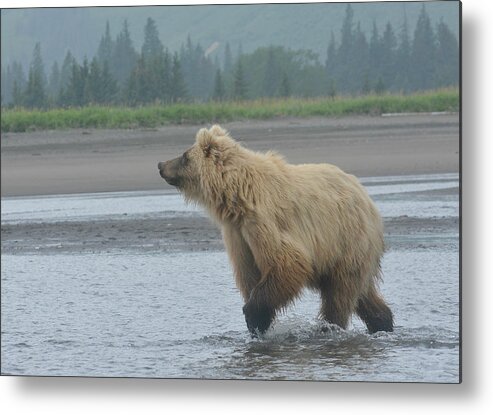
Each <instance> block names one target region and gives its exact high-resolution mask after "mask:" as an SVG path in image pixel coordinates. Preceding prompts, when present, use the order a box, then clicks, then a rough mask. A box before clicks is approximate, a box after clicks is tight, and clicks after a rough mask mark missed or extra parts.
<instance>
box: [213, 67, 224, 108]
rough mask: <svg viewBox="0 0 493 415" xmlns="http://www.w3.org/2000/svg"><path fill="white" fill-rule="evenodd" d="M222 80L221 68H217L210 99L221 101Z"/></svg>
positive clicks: (222, 95) (222, 91)
mask: <svg viewBox="0 0 493 415" xmlns="http://www.w3.org/2000/svg"><path fill="white" fill-rule="evenodd" d="M225 95H226V93H225V88H224V81H223V77H222V75H221V69H219V68H217V70H216V77H215V79H214V92H213V93H212V99H213V100H214V101H223V100H224V98H225Z"/></svg>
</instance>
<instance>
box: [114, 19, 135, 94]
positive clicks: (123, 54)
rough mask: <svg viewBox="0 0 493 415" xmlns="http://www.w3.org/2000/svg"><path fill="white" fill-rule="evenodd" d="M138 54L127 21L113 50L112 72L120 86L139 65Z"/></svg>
mask: <svg viewBox="0 0 493 415" xmlns="http://www.w3.org/2000/svg"><path fill="white" fill-rule="evenodd" d="M137 58H138V56H137V52H136V51H135V49H134V46H133V43H132V39H131V37H130V31H129V28H128V22H127V20H126V19H125V20H124V22H123V27H122V30H121V32H120V33H119V34H118V36H117V37H116V41H115V47H114V50H113V59H112V61H111V66H110V69H111V72H112V73H113V74H114V75H115V79H116V81H117V82H118V84H119V85H123V84H124V83H125V82H126V81H127V80H128V77H129V76H130V73H131V72H132V70H133V69H134V67H135V65H136V63H137Z"/></svg>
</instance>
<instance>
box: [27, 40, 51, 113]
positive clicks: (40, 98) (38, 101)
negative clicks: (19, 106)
mask: <svg viewBox="0 0 493 415" xmlns="http://www.w3.org/2000/svg"><path fill="white" fill-rule="evenodd" d="M24 104H25V105H26V107H28V108H42V107H44V106H45V105H46V76H45V73H44V65H43V59H42V57H41V45H40V43H36V45H35V46H34V50H33V58H32V61H31V65H30V67H29V75H28V80H27V86H26V91H25V93H24Z"/></svg>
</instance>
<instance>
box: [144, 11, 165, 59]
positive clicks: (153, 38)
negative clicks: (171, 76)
mask: <svg viewBox="0 0 493 415" xmlns="http://www.w3.org/2000/svg"><path fill="white" fill-rule="evenodd" d="M161 53H163V44H162V43H161V41H160V40H159V32H158V30H157V27H156V22H155V21H154V20H153V19H151V18H150V17H148V18H147V22H146V25H145V28H144V43H143V44H142V52H141V55H142V58H143V59H144V61H150V60H152V58H154V57H156V56H158V55H159V54H161Z"/></svg>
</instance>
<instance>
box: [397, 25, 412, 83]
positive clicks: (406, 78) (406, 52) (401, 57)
mask: <svg viewBox="0 0 493 415" xmlns="http://www.w3.org/2000/svg"><path fill="white" fill-rule="evenodd" d="M410 66H411V41H410V39H409V30H408V23H407V16H406V15H404V21H403V24H402V27H401V32H400V39H399V47H398V49H397V52H396V65H395V85H396V87H397V88H398V89H400V90H402V91H404V92H408V91H409V90H410V88H411V84H410V82H411V75H410V69H411V68H410Z"/></svg>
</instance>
